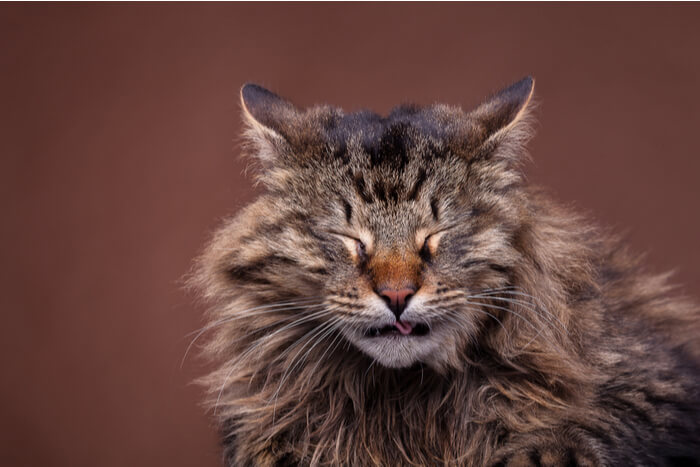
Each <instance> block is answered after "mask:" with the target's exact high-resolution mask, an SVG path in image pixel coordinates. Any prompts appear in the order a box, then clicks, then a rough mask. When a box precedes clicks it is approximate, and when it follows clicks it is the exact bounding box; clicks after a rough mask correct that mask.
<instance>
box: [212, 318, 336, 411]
mask: <svg viewBox="0 0 700 467" xmlns="http://www.w3.org/2000/svg"><path fill="white" fill-rule="evenodd" d="M329 311H331V309H324V310H321V311H318V312H315V313H312V314H311V315H307V316H304V317H302V318H299V319H297V320H295V321H293V322H292V323H290V324H287V325H285V326H283V327H282V328H281V329H278V330H276V331H275V332H273V333H272V334H268V335H266V336H264V337H263V338H262V339H267V340H269V339H271V338H273V337H274V336H275V335H277V334H279V333H280V332H282V331H285V330H287V329H290V328H292V327H294V326H298V325H300V324H303V323H305V322H308V321H310V320H313V319H316V318H318V317H320V316H323V313H327V312H329ZM262 339H261V340H262ZM260 345H261V343H260V341H256V343H255V344H254V345H253V346H252V347H251V348H249V349H248V350H247V351H246V352H244V353H243V354H242V355H240V356H238V357H236V358H235V359H233V361H232V362H231V368H230V370H229V371H228V373H227V374H226V377H225V378H224V382H223V383H222V385H221V389H220V390H219V394H218V396H217V398H216V403H215V404H214V414H216V411H217V409H218V406H219V402H220V401H221V395H222V394H223V391H224V388H225V386H226V384H227V383H228V380H229V378H230V377H231V374H232V373H233V371H235V369H236V368H237V367H238V365H239V364H240V363H241V362H242V361H244V360H245V359H246V358H247V357H248V355H250V354H251V353H252V352H253V351H255V350H256V349H257V348H259V346H260Z"/></svg>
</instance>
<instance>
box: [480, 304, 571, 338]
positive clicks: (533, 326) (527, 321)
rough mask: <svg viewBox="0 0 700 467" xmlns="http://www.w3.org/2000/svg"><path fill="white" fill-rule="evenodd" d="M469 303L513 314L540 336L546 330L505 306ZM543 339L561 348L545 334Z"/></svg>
mask: <svg viewBox="0 0 700 467" xmlns="http://www.w3.org/2000/svg"><path fill="white" fill-rule="evenodd" d="M467 303H469V304H471V305H475V306H483V307H487V308H491V309H496V310H502V311H505V312H506V313H510V314H512V315H514V316H517V317H518V318H520V319H521V320H523V322H525V323H526V324H528V325H529V326H530V327H532V328H533V329H534V330H535V331H537V332H538V335H540V333H542V331H543V329H544V328H542V327H539V328H538V327H537V326H535V325H534V324H533V323H532V322H531V321H530V320H529V319H527V318H526V317H525V316H523V315H522V314H520V313H518V312H516V311H514V310H511V309H510V308H507V307H503V306H498V305H492V304H489V303H477V302H467ZM542 337H543V338H545V339H546V340H547V342H549V344H551V345H552V346H553V347H559V346H558V345H557V344H555V343H554V341H552V340H551V339H549V338H547V337H545V335H544V334H542Z"/></svg>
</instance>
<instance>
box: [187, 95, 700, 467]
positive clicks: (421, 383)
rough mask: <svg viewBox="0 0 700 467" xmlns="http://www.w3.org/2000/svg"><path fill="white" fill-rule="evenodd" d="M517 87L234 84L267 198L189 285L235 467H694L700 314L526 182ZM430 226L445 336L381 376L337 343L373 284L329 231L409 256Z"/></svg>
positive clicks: (526, 133)
mask: <svg viewBox="0 0 700 467" xmlns="http://www.w3.org/2000/svg"><path fill="white" fill-rule="evenodd" d="M521 83H522V82H521ZM527 85H528V83H525V85H523V84H519V86H520V87H517V86H518V85H516V87H514V88H509V89H508V90H506V91H504V92H502V93H500V94H498V95H496V96H495V97H493V98H492V99H490V100H489V101H487V102H486V103H485V104H484V105H483V106H481V107H480V108H478V109H476V110H475V111H473V112H470V113H465V112H463V111H461V110H460V109H456V108H452V107H447V106H442V105H438V106H433V107H428V108H423V109H420V108H416V107H402V108H399V109H397V110H395V111H394V112H393V113H392V114H391V115H389V116H388V117H379V116H377V115H374V114H371V113H368V112H362V113H358V114H349V115H346V114H343V113H342V111H340V110H338V109H333V108H330V107H317V108H313V109H309V110H306V111H299V110H296V109H294V110H292V109H293V107H291V105H290V104H288V103H286V101H282V100H281V99H280V98H278V97H277V96H274V95H272V94H265V95H262V94H260V93H257V94H256V92H257V91H256V89H250V88H249V89H248V91H246V90H245V88H244V96H243V99H244V105H245V110H246V116H247V118H248V122H249V124H250V129H249V131H248V135H249V137H250V138H251V148H252V152H253V155H254V156H255V154H256V152H257V153H260V157H261V158H262V159H263V161H262V164H261V168H260V169H259V170H260V171H259V177H260V178H261V180H262V181H263V183H264V184H265V186H266V188H267V190H266V192H265V193H264V194H263V195H261V196H260V197H259V198H258V199H257V200H256V201H254V202H253V203H252V204H251V205H249V206H248V207H246V208H245V209H243V210H242V211H241V212H240V213H239V214H238V215H237V216H236V217H234V218H232V219H230V220H228V221H226V222H225V223H224V225H223V226H222V227H221V228H220V230H219V231H218V232H217V233H216V234H215V235H214V238H213V239H212V240H211V242H210V244H209V246H208V247H207V248H206V250H205V252H204V254H203V255H202V257H201V258H200V259H199V261H198V263H197V265H198V266H197V272H196V274H195V275H194V277H193V278H192V280H191V283H192V285H193V286H195V287H196V288H197V289H198V290H199V291H201V293H202V295H203V296H204V297H205V299H206V300H207V301H208V303H209V304H210V311H209V322H210V324H208V325H207V327H206V328H205V329H204V330H203V331H207V332H208V335H209V337H208V340H207V342H206V344H205V348H204V354H205V355H206V356H208V357H209V358H210V359H212V360H213V361H214V362H215V364H216V370H215V371H214V372H213V373H211V374H210V375H208V376H207V377H206V378H204V379H203V381H202V382H203V383H204V384H205V386H206V387H207V389H208V400H207V404H208V406H209V407H210V408H211V410H212V412H213V414H214V416H215V418H216V419H217V420H218V423H219V425H220V427H221V430H222V435H223V439H224V447H225V458H226V462H227V463H228V464H229V465H298V464H304V465H307V464H308V465H455V464H456V465H676V464H678V463H683V462H685V463H686V464H683V465H697V464H694V462H695V463H697V460H698V459H700V394H699V390H698V388H700V377H699V374H700V372H699V370H698V362H699V361H700V345H699V343H698V336H700V334H699V332H700V324H699V323H700V318H699V314H698V308H697V307H696V306H695V305H693V304H692V303H691V302H689V301H687V300H685V299H683V298H678V297H677V296H676V295H674V292H673V289H672V287H671V286H670V285H669V283H668V281H667V276H666V275H661V276H659V275H654V274H650V273H648V272H646V271H645V270H644V268H643V267H642V265H641V264H640V261H638V259H637V257H636V256H635V255H633V254H631V253H629V252H627V250H626V248H625V247H624V245H623V244H622V242H621V241H620V240H619V239H617V238H615V237H614V236H612V235H610V234H609V233H607V232H605V231H603V230H601V229H599V228H596V227H594V226H593V225H592V224H591V223H590V222H589V221H587V220H585V219H583V218H582V217H580V216H578V215H575V214H572V213H571V212H569V210H567V209H564V208H562V207H561V206H559V205H557V204H555V203H554V202H552V201H551V200H550V199H549V198H548V196H547V195H546V194H545V193H544V192H543V191H541V190H540V189H538V188H535V187H530V186H528V185H527V184H526V183H525V181H524V178H523V176H522V173H521V171H520V163H521V161H522V160H523V157H524V154H525V152H524V145H525V144H526V142H527V141H528V139H529V137H530V134H531V132H530V130H529V129H530V124H529V122H530V121H531V120H530V117H529V112H528V110H529V109H530V108H531V106H530V98H531V95H532V89H531V88H532V84H531V82H529V87H527ZM246 92H247V93H248V95H246ZM261 100H262V102H260V101H261ZM279 105H284V112H279V111H277V110H278V109H279ZM276 109H277V110H276ZM282 114H284V115H283V116H282V117H279V118H277V117H276V116H278V115H282ZM430 222H433V223H435V224H436V225H439V226H447V225H449V226H451V227H450V229H449V230H447V231H446V233H445V234H444V235H443V236H442V237H440V240H439V246H437V247H436V251H435V252H434V253H435V255H434V258H432V259H431V260H425V266H424V268H423V269H422V271H423V272H422V273H421V274H422V279H421V280H423V281H424V288H425V289H426V290H428V291H429V292H430V295H429V296H430V301H432V302H433V303H434V304H435V305H434V306H433V307H432V308H430V310H432V311H431V313H433V314H432V315H431V316H434V319H435V321H434V322H435V323H442V325H443V327H447V328H448V331H445V334H444V335H445V339H444V341H443V342H441V343H440V346H439V348H437V349H436V350H435V351H433V352H431V354H430V357H429V358H425V359H421V360H418V361H416V362H415V364H412V365H410V366H407V367H403V368H389V367H387V366H385V365H382V364H381V363H379V362H378V361H377V360H376V359H374V358H372V357H371V356H369V355H368V354H367V352H363V351H362V350H361V349H359V348H358V347H357V346H356V345H354V344H353V341H352V339H348V338H347V335H346V334H344V333H343V332H342V329H343V328H344V327H345V328H353V327H359V326H361V325H362V324H361V323H363V322H364V321H361V320H362V319H365V315H366V313H367V312H366V308H364V307H363V303H366V300H369V298H368V297H369V296H370V295H372V294H373V292H372V290H371V288H368V287H369V286H368V285H367V282H368V279H367V277H368V276H367V275H366V274H365V272H366V271H365V272H363V270H362V269H361V268H360V267H357V265H355V264H353V256H352V254H351V252H350V253H349V252H348V248H347V247H346V245H345V244H344V243H343V241H342V240H339V239H338V238H337V236H335V235H333V234H331V233H329V231H331V230H333V229H335V228H336V226H338V225H345V224H347V225H348V227H347V228H350V226H352V227H353V228H356V229H357V231H358V232H359V233H358V235H371V236H372V238H373V239H374V240H373V241H374V242H375V243H376V245H373V247H374V248H375V249H376V251H379V250H378V249H379V248H380V247H381V245H382V244H391V245H394V246H395V245H402V248H404V249H405V250H406V251H408V250H410V248H413V246H411V245H409V241H408V240H407V239H409V238H413V237H412V235H413V233H414V232H415V231H416V229H417V226H418V225H419V224H421V223H423V224H425V223H430ZM421 225H422V224H421ZM362 229H364V230H362ZM406 232H408V233H410V235H409V234H408V233H406ZM404 233H406V234H405V235H404ZM382 242H383V243H382ZM377 255H379V253H377ZM426 293H428V292H426ZM426 303H428V302H426ZM426 310H428V308H426ZM363 313H364V314H363ZM426 313H427V311H426Z"/></svg>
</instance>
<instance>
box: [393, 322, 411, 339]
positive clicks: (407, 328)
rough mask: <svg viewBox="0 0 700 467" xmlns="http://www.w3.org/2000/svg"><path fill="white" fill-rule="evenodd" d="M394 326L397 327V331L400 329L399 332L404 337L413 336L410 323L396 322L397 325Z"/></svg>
mask: <svg viewBox="0 0 700 467" xmlns="http://www.w3.org/2000/svg"><path fill="white" fill-rule="evenodd" d="M394 326H395V327H396V329H398V330H399V332H400V333H401V334H403V335H404V336H407V335H409V334H411V331H413V326H411V324H410V323H404V322H403V321H397V322H395V323H394Z"/></svg>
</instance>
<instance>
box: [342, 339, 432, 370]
mask: <svg viewBox="0 0 700 467" xmlns="http://www.w3.org/2000/svg"><path fill="white" fill-rule="evenodd" d="M348 337H349V339H350V341H351V342H352V343H353V344H355V346H356V347H357V348H358V349H360V350H361V351H362V352H363V353H364V354H366V355H367V356H369V357H370V358H372V359H374V360H376V362H377V363H378V364H380V365H382V366H384V367H386V368H408V367H410V366H413V365H414V364H416V363H426V364H429V365H430V364H431V363H434V357H435V355H436V354H439V353H440V352H439V339H437V338H436V336H435V335H433V333H430V334H427V335H421V336H414V335H409V336H404V335H396V334H389V335H381V336H371V337H368V336H366V335H357V334H356V335H352V336H348ZM431 366H432V365H431Z"/></svg>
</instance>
